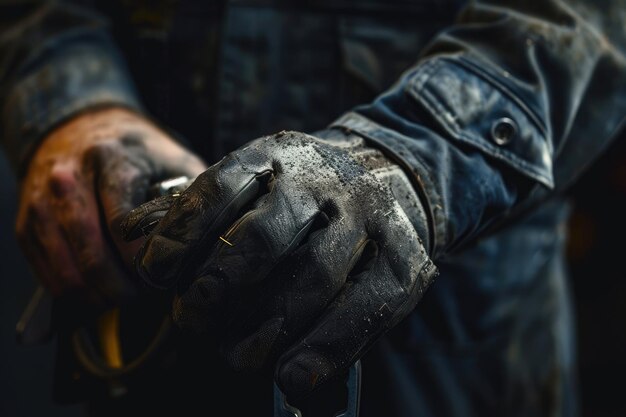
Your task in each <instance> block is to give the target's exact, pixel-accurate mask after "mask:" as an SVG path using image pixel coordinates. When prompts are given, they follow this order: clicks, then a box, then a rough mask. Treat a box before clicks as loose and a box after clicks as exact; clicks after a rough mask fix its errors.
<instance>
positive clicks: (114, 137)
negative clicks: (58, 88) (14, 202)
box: [16, 108, 206, 310]
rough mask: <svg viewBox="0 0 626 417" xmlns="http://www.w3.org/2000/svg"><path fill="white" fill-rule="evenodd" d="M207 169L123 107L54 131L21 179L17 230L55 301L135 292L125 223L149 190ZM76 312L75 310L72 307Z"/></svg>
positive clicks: (103, 303) (102, 303)
mask: <svg viewBox="0 0 626 417" xmlns="http://www.w3.org/2000/svg"><path fill="white" fill-rule="evenodd" d="M204 169H206V167H205V165H204V164H203V163H202V161H200V160H199V159H198V158H197V157H196V156H194V155H193V154H191V153H190V152H189V151H187V150H186V149H184V148H183V147H182V146H181V145H179V144H178V143H177V142H175V141H174V140H172V139H171V138H170V137H169V136H168V135H167V134H166V133H165V132H163V131H162V130H160V129H159V128H158V127H157V126H155V125H154V124H152V123H151V122H150V121H149V120H148V119H146V118H144V117H142V116H140V115H138V114H136V113H134V112H131V111H129V110H125V109H122V108H106V109H99V110H94V111H90V112H87V113H84V114H81V115H79V116H77V117H75V118H73V119H71V120H70V121H69V122H67V123H65V124H63V125H61V126H60V127H58V128H56V129H55V130H54V131H52V132H51V133H50V134H49V135H48V136H47V137H46V138H45V139H44V140H43V141H42V143H41V144H40V146H39V148H38V149H37V151H36V153H35V154H34V156H33V157H32V159H31V161H30V164H29V167H28V170H27V173H26V175H25V177H24V178H23V180H22V181H21V197H20V205H19V212H18V217H17V224H16V231H17V236H18V240H19V242H20V244H21V247H22V249H23V251H24V252H25V253H26V256H27V258H28V260H29V262H30V263H31V265H32V266H33V267H34V270H35V273H36V274H37V276H38V277H39V278H40V279H41V281H42V282H43V284H44V285H45V286H46V287H47V288H48V289H49V290H50V291H51V292H52V293H53V295H55V296H62V297H64V298H65V299H66V300H67V301H68V303H70V304H72V305H74V304H78V306H79V307H81V308H83V307H85V308H87V310H92V308H93V310H96V309H101V308H104V307H107V306H110V305H112V304H116V303H118V302H119V301H121V300H122V299H124V298H127V297H130V296H132V294H133V287H132V285H131V284H130V280H129V279H128V273H127V272H126V271H127V270H128V268H126V269H125V268H124V266H123V265H124V263H128V264H129V265H132V258H133V257H134V255H135V254H136V251H137V249H138V244H137V243H134V244H129V243H127V242H125V241H124V240H123V238H122V236H121V232H120V228H119V224H120V222H121V219H122V218H123V217H124V216H125V215H126V214H127V213H128V212H129V211H130V210H131V209H132V208H134V207H136V206H138V205H139V204H141V203H143V202H144V201H146V195H147V190H148V188H149V185H150V184H151V183H153V182H155V181H158V180H160V179H165V178H169V177H172V176H178V175H188V176H194V175H197V174H199V173H200V172H202V171H203V170H204ZM75 307H76V306H75Z"/></svg>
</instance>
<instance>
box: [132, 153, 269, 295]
mask: <svg viewBox="0 0 626 417" xmlns="http://www.w3.org/2000/svg"><path fill="white" fill-rule="evenodd" d="M256 159H257V161H256V163H255V164H254V165H252V164H249V165H248V164H242V161H241V160H240V159H239V158H238V157H237V154H231V155H230V156H229V157H226V158H225V159H223V160H222V161H221V162H219V163H218V164H216V165H214V166H212V167H211V168H209V169H208V170H206V171H205V172H204V173H203V174H201V175H200V176H198V178H197V179H196V181H194V183H193V184H191V186H189V188H188V189H187V190H185V191H184V192H183V193H182V194H181V195H180V197H179V198H178V199H177V201H176V202H175V203H174V205H173V207H172V208H171V209H170V210H169V211H168V213H167V214H166V215H165V217H164V218H163V219H162V220H161V222H160V223H159V225H158V226H157V227H156V229H155V230H154V232H153V233H152V235H151V237H150V238H149V239H148V240H147V241H146V243H145V244H144V246H143V247H142V249H141V250H140V252H139V254H138V255H137V257H136V263H135V266H136V269H137V272H138V273H139V275H140V276H141V277H142V278H143V279H144V280H145V281H146V282H147V283H149V284H151V285H153V286H156V287H161V288H170V287H172V286H173V285H174V284H175V283H176V281H177V279H178V277H179V276H180V275H184V274H185V271H184V269H183V266H184V265H191V266H193V265H197V263H195V262H194V257H195V256H197V255H200V256H206V252H207V246H208V247H210V246H212V245H213V244H214V243H215V242H216V241H217V240H218V237H219V236H221V235H222V234H223V233H224V232H225V231H226V230H227V229H228V227H229V226H230V225H232V223H233V222H234V221H235V220H236V219H237V218H239V217H240V216H241V215H242V213H243V212H245V211H247V210H245V208H246V207H248V206H250V205H251V204H252V203H253V202H254V201H255V200H257V199H258V198H259V197H260V196H261V195H262V194H265V193H266V192H267V191H268V188H267V187H268V183H269V182H270V180H271V179H272V175H273V172H274V170H273V169H272V166H271V164H270V161H269V160H267V159H266V158H264V157H263V156H262V155H259V156H258V158H256ZM264 160H265V161H264ZM209 245H210V246H209Z"/></svg>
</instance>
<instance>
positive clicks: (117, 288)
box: [48, 167, 134, 305]
mask: <svg viewBox="0 0 626 417" xmlns="http://www.w3.org/2000/svg"><path fill="white" fill-rule="evenodd" d="M62 168H63V167H60V168H58V169H55V170H54V171H53V172H52V173H51V176H50V181H49V188H50V203H51V206H52V212H53V218H54V223H56V224H58V227H59V230H60V234H61V235H62V237H63V239H64V241H65V242H66V244H67V247H68V248H69V253H70V255H71V263H68V264H71V265H72V266H73V267H75V268H76V269H77V270H78V272H79V275H80V279H81V281H82V282H84V283H85V284H86V285H87V286H88V287H89V288H92V289H94V290H95V291H96V292H97V293H98V294H99V295H100V296H101V297H102V298H103V300H104V301H105V302H106V304H108V305H112V304H116V303H117V302H119V301H121V300H122V299H124V298H129V297H131V296H132V295H133V294H134V291H133V288H132V286H131V285H130V282H129V280H128V279H127V276H126V274H125V273H124V271H123V269H122V267H121V265H120V264H119V261H118V259H117V258H116V257H115V255H114V254H113V252H112V251H111V248H110V247H109V244H108V241H107V239H106V236H105V233H106V232H105V231H104V230H103V229H102V222H101V220H100V211H99V207H98V204H97V202H96V199H95V196H94V194H93V191H92V190H91V189H90V188H89V186H87V185H84V184H83V182H82V181H78V180H77V179H76V176H75V175H73V174H70V172H69V171H68V170H64V169H62ZM49 221H50V220H48V222H49ZM68 267H69V266H68Z"/></svg>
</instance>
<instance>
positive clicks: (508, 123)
mask: <svg viewBox="0 0 626 417" xmlns="http://www.w3.org/2000/svg"><path fill="white" fill-rule="evenodd" d="M516 133H517V125H516V124H515V122H514V121H513V120H511V119H509V118H508V117H503V118H501V119H498V120H496V121H495V122H494V123H493V125H492V126H491V138H492V139H493V141H494V142H495V143H496V145H499V146H504V145H506V144H508V143H509V142H511V140H513V138H514V137H515V134H516Z"/></svg>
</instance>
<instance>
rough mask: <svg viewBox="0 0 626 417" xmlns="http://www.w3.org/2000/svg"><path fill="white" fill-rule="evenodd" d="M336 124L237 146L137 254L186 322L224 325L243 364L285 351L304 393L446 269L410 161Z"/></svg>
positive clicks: (283, 378) (264, 361) (294, 392)
mask: <svg viewBox="0 0 626 417" xmlns="http://www.w3.org/2000/svg"><path fill="white" fill-rule="evenodd" d="M325 132H326V133H324V135H325V136H326V137H327V138H326V139H325V140H322V139H320V138H316V137H312V136H309V135H306V134H302V133H297V132H287V133H286V132H281V133H279V134H276V135H273V136H268V137H264V138H261V139H258V140H255V141H253V142H251V143H250V144H249V145H247V146H245V147H243V148H241V149H239V150H238V151H236V152H233V153H231V154H229V155H228V156H226V157H225V158H224V159H223V160H222V161H220V162H219V163H217V164H216V165H214V166H212V167H210V168H209V169H208V170H207V171H205V172H204V173H203V174H202V175H200V176H199V177H198V178H197V180H196V181H195V182H194V183H193V184H192V185H191V186H190V187H189V188H188V189H187V190H186V191H185V192H184V193H182V194H181V196H180V197H179V198H178V199H177V200H176V201H175V202H174V204H173V206H172V208H171V209H170V210H169V212H168V213H167V214H166V215H165V217H164V218H163V219H162V220H161V223H160V224H159V225H158V226H157V228H156V229H155V230H154V232H153V234H152V235H151V236H150V237H149V239H148V240H147V241H146V243H145V245H144V246H143V247H142V249H141V250H140V252H139V254H138V256H137V258H136V267H137V270H138V272H139V274H140V275H141V276H142V277H143V278H144V279H145V280H146V281H147V282H149V283H151V284H152V285H155V286H158V287H161V288H171V287H173V286H177V288H178V294H179V296H178V298H177V300H176V301H175V305H174V312H173V315H174V319H175V321H176V322H177V323H178V324H179V325H180V326H181V327H183V328H187V329H192V330H194V331H197V332H216V331H218V332H220V331H221V332H223V334H221V335H219V336H218V337H219V338H220V340H221V348H222V351H223V353H224V356H225V358H226V359H227V361H228V362H229V363H230V365H232V366H233V367H234V368H236V369H247V370H251V369H252V370H256V369H261V368H263V367H264V366H265V365H273V364H275V363H276V361H277V360H278V364H277V366H276V373H275V378H276V381H277V383H278V384H279V386H280V387H281V389H282V390H283V392H285V393H286V394H287V395H288V396H289V397H291V398H299V397H302V396H305V395H306V394H308V393H310V392H311V391H312V390H313V389H315V387H317V386H319V385H320V384H322V383H324V382H325V381H327V380H329V379H332V378H333V377H335V376H337V375H341V374H342V373H343V372H344V371H345V370H347V368H348V367H349V366H350V365H351V363H353V362H354V361H356V360H357V359H358V358H359V357H360V356H361V355H362V354H363V353H364V352H365V351H366V350H367V349H368V347H369V346H371V345H372V343H374V342H375V341H376V340H377V338H378V337H379V336H381V335H382V334H383V333H384V332H385V331H386V330H388V329H389V328H391V327H392V326H394V325H395V324H396V323H398V322H399V321H400V320H401V319H402V318H403V317H405V316H406V315H407V314H408V313H409V312H410V311H411V310H412V309H413V308H414V306H415V304H416V303H417V301H418V300H419V298H420V297H421V295H422V293H423V292H424V290H425V288H426V287H427V285H428V284H429V282H430V281H431V279H432V278H433V276H434V275H435V271H436V269H435V268H434V266H433V264H432V262H431V261H430V259H429V256H428V254H427V250H426V247H425V244H426V245H427V240H428V236H427V234H428V233H427V232H426V230H427V229H428V227H427V223H426V216H425V214H424V211H423V208H422V204H421V203H420V200H419V198H418V196H417V195H416V193H415V191H414V189H413V187H412V186H411V185H410V183H409V181H408V179H407V177H406V175H405V174H404V173H403V171H402V170H401V169H400V168H399V167H398V166H397V165H395V164H393V163H392V162H391V161H390V160H389V159H387V158H386V157H385V156H384V155H383V154H382V153H381V152H380V151H378V150H375V149H372V148H368V147H366V146H365V144H364V142H363V140H362V139H360V138H358V137H356V136H354V137H345V136H344V135H343V134H342V133H341V132H339V131H325ZM137 213H138V215H141V210H138V212H137ZM135 221H136V219H134V218H133V214H132V213H131V215H130V216H129V217H128V218H127V220H126V225H125V227H127V228H132V226H131V225H132V224H133V223H134V222H135ZM422 239H424V242H425V243H423V242H422Z"/></svg>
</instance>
